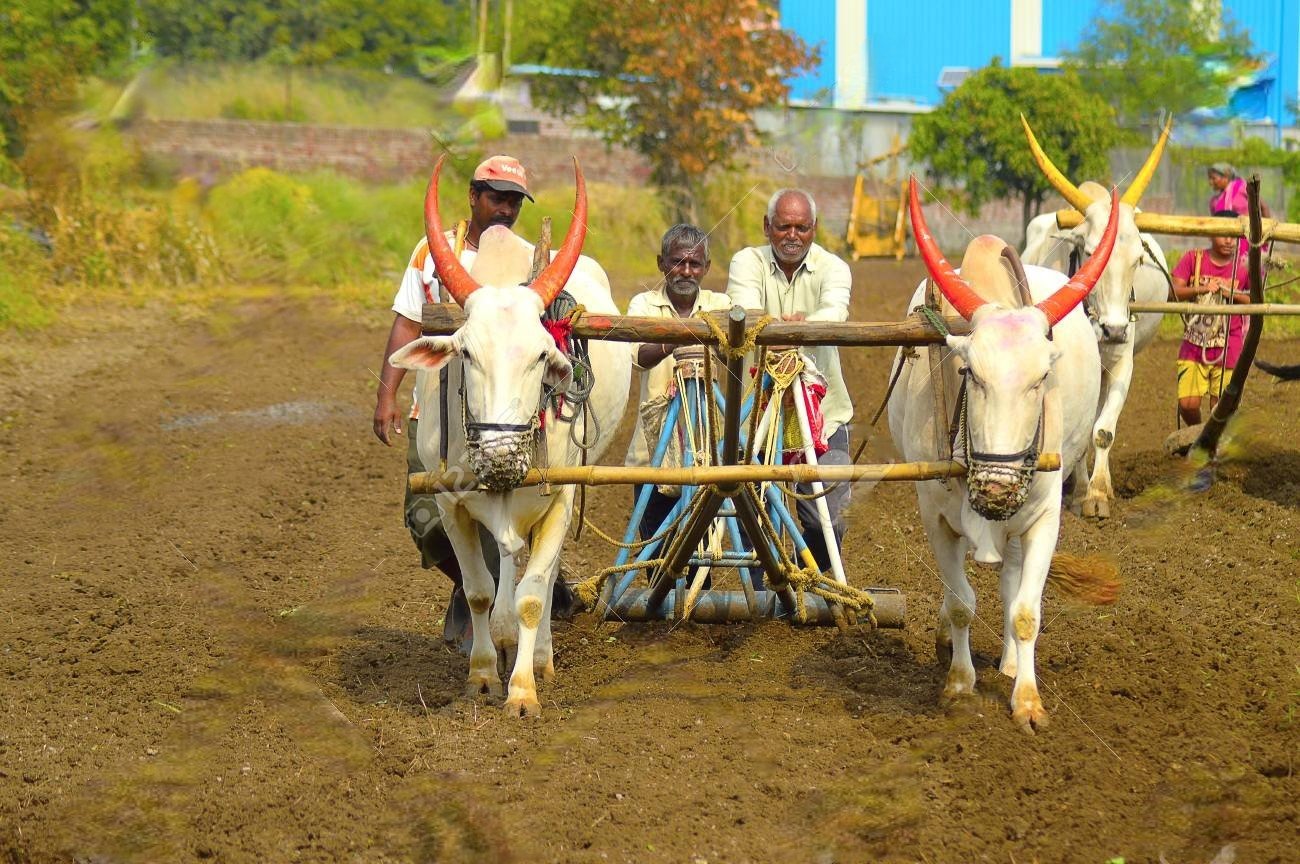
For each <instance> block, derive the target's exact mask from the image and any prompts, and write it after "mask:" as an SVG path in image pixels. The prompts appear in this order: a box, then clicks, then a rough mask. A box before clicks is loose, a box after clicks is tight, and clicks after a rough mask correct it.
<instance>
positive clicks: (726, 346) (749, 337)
mask: <svg viewBox="0 0 1300 864" xmlns="http://www.w3.org/2000/svg"><path fill="white" fill-rule="evenodd" d="M695 317H696V318H699V319H700V320H702V321H703V322H704V323H705V324H707V325H708V326H709V333H710V334H712V336H713V338H714V339H716V340H717V342H718V352H719V353H720V354H722V355H723V356H724V357H726V358H727V359H728V360H739V359H740V358H742V357H744V356H745V355H746V354H748V353H749V352H750V351H753V350H754V344H755V340H757V339H758V334H759V333H762V332H763V328H764V327H766V326H767V325H768V324H771V323H772V316H771V315H764V316H763V317H762V318H759V319H758V320H757V321H755V322H754V326H753V327H750V328H748V329H746V330H745V340H744V341H743V342H741V343H740V345H739V346H738V347H733V346H732V344H731V341H730V340H729V339H727V334H726V333H724V332H722V328H721V327H719V326H718V322H716V321H714V320H713V317H712V316H711V315H710V314H709V313H708V312H705V311H704V310H702V309H701V310H700V311H699V312H696V313H695Z"/></svg>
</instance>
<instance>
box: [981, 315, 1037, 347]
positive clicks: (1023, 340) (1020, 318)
mask: <svg viewBox="0 0 1300 864" xmlns="http://www.w3.org/2000/svg"><path fill="white" fill-rule="evenodd" d="M975 335H976V336H977V338H978V339H979V341H980V344H981V345H988V346H996V347H997V348H998V349H1005V350H1015V349H1017V348H1021V347H1023V346H1026V345H1036V344H1038V343H1040V342H1042V343H1045V342H1046V340H1047V333H1046V331H1045V329H1044V322H1043V315H1042V313H1041V312H1038V311H1037V310H1035V309H1033V308H1029V309H999V310H997V312H996V313H995V314H992V315H989V316H987V317H982V318H981V319H980V323H979V327H978V328H977V329H976V331H975Z"/></svg>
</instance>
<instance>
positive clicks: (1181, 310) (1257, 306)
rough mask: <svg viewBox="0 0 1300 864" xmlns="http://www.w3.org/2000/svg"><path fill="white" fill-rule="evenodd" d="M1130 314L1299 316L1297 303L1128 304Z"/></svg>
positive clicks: (1299, 308) (1299, 310) (1299, 306)
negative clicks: (1213, 304)
mask: <svg viewBox="0 0 1300 864" xmlns="http://www.w3.org/2000/svg"><path fill="white" fill-rule="evenodd" d="M1128 308H1129V310H1130V311H1132V312H1164V313H1165V314H1170V315H1172V314H1174V313H1178V314H1180V315H1182V314H1187V313H1193V312H1194V313H1196V314H1197V315H1300V304H1298V303H1233V304H1229V303H1224V304H1222V305H1215V306H1203V305H1201V304H1200V303H1130V304H1128Z"/></svg>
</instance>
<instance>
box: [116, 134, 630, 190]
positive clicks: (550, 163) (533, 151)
mask: <svg viewBox="0 0 1300 864" xmlns="http://www.w3.org/2000/svg"><path fill="white" fill-rule="evenodd" d="M131 134H132V136H133V137H134V138H135V140H136V142H137V144H138V145H139V147H140V148H141V149H142V150H143V151H144V152H145V153H146V154H148V155H150V156H153V157H158V158H161V159H162V160H164V161H166V162H167V163H169V164H171V165H173V166H175V168H176V169H177V170H178V171H180V172H181V173H184V174H189V175H193V176H199V177H204V178H205V179H210V180H216V179H219V178H221V177H225V176H228V175H230V174H232V173H235V172H237V171H241V170H243V169H245V168H251V167H255V166H261V167H266V168H274V169H275V170H277V171H285V172H301V171H311V170H319V169H322V168H326V169H331V170H334V171H337V172H339V173H341V174H347V175H349V176H353V177H358V178H361V179H363V180H369V181H375V182H382V181H391V180H404V179H407V178H410V177H417V176H421V175H423V174H425V173H427V172H428V171H429V169H430V168H431V167H432V166H433V160H434V152H435V149H434V148H435V144H434V140H433V138H432V137H431V136H430V134H429V133H428V131H426V130H423V129H367V128H362V127H355V126H314V125H308V124H302V123H263V122H255V121H249V120H146V121H142V122H139V123H136V124H135V125H134V126H133V127H132V129H131ZM493 149H494V150H498V151H500V152H503V153H510V154H511V155H513V156H516V157H517V158H519V160H520V161H522V162H523V163H524V164H525V165H526V166H527V167H528V170H529V172H530V174H532V176H533V178H534V181H535V182H536V183H537V185H538V186H542V187H545V186H547V185H551V184H557V183H571V182H572V176H573V175H572V171H573V169H572V167H571V166H572V162H571V161H570V159H571V157H572V156H577V157H578V158H579V159H580V160H581V162H582V166H583V171H584V172H585V173H586V174H587V176H588V177H590V178H592V179H593V180H604V181H609V182H619V181H626V182H630V183H645V182H646V180H647V178H648V177H649V174H650V168H649V166H648V165H647V164H646V162H645V160H644V159H642V158H641V157H640V156H638V155H636V154H635V153H630V152H628V151H626V150H622V149H617V148H615V149H612V150H611V149H609V148H607V147H606V146H605V145H604V143H602V142H601V141H600V140H599V139H596V138H586V137H549V136H548V137H543V136H541V135H527V134H522V135H507V136H505V137H504V138H502V139H500V140H499V141H497V142H495V143H494V144H493Z"/></svg>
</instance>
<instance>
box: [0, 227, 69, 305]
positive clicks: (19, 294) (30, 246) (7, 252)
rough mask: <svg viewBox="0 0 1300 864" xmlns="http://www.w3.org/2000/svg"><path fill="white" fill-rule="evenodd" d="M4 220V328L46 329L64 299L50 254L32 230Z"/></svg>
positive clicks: (0, 249) (0, 238)
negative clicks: (55, 279)
mask: <svg viewBox="0 0 1300 864" xmlns="http://www.w3.org/2000/svg"><path fill="white" fill-rule="evenodd" d="M0 220H3V221H0V328H9V327H12V328H15V329H19V330H31V329H37V328H40V327H46V326H48V325H50V324H52V323H54V316H55V310H56V309H57V307H58V304H59V301H60V299H61V297H62V296H63V291H62V290H61V289H59V288H58V287H57V286H56V285H55V284H54V279H53V269H52V267H51V266H50V257H49V253H48V252H47V251H46V250H45V248H44V247H43V246H42V245H41V243H40V242H39V241H38V240H37V239H36V238H35V237H34V236H33V234H32V232H31V231H30V230H29V229H26V228H24V227H22V226H20V225H18V224H17V223H14V222H11V221H10V218H9V217H8V216H7V215H4V214H0Z"/></svg>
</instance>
